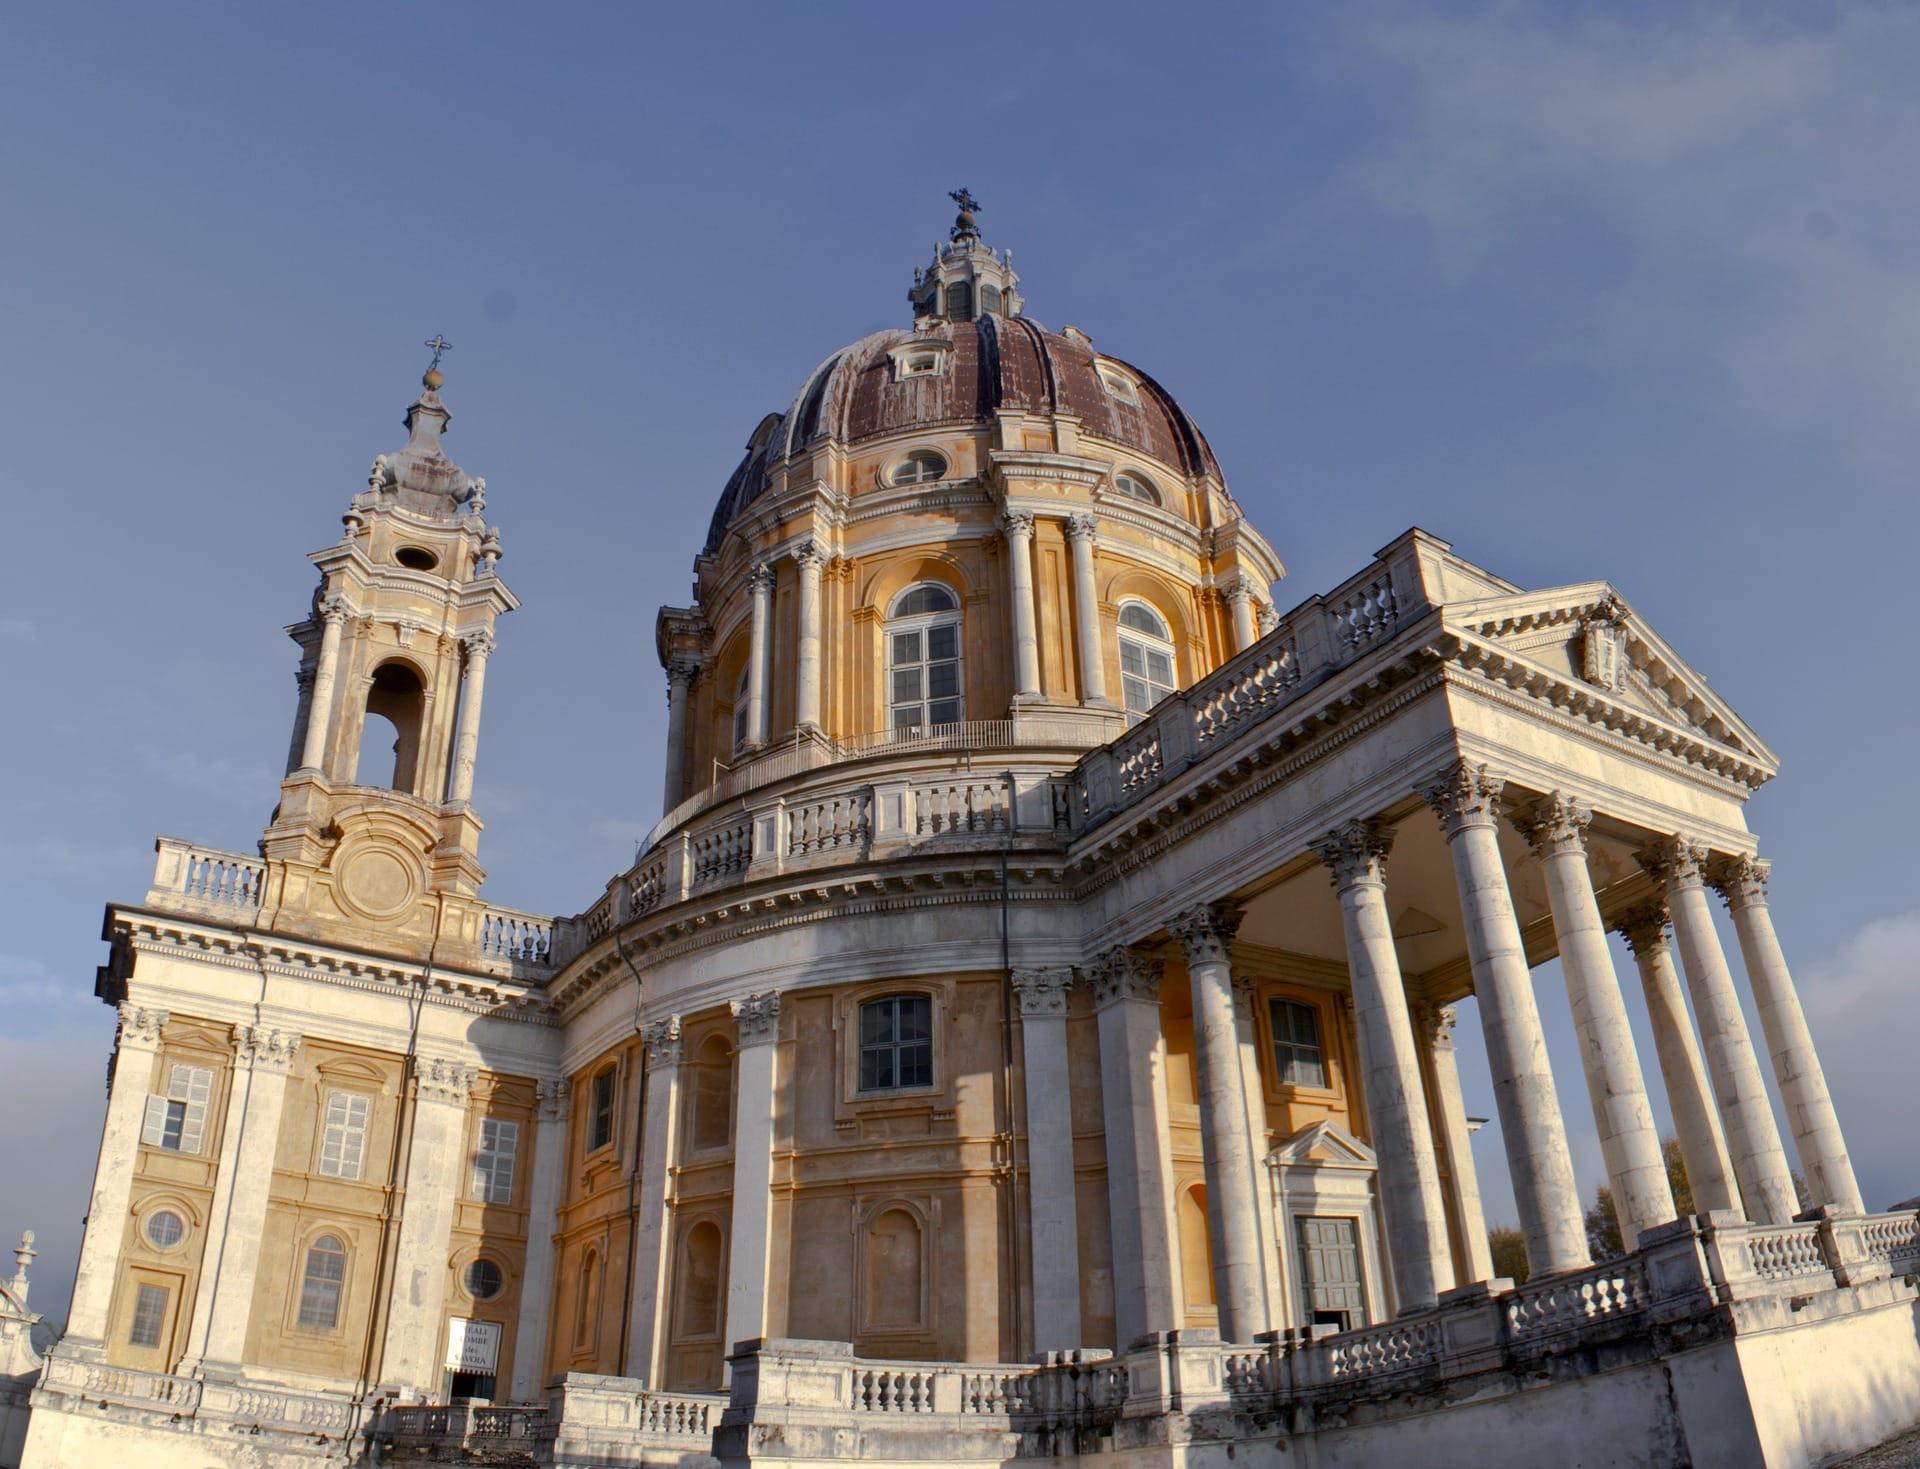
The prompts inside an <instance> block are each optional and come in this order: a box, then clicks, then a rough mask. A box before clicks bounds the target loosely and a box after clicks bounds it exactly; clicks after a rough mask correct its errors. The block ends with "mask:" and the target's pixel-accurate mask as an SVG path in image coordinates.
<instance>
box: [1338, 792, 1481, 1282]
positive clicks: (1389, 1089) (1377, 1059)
mask: <svg viewBox="0 0 1920 1469" xmlns="http://www.w3.org/2000/svg"><path fill="white" fill-rule="evenodd" d="M1392 841H1393V839H1392V835H1391V833H1390V832H1388V830H1387V829H1386V828H1385V827H1384V826H1381V825H1379V824H1378V823H1375V822H1371V821H1350V822H1348V823H1347V824H1346V825H1345V826H1342V827H1339V828H1337V829H1336V830H1334V831H1331V832H1329V833H1328V834H1327V835H1326V836H1325V837H1323V838H1322V839H1321V840H1320V841H1318V842H1316V843H1315V844H1314V853H1315V855H1317V856H1318V857H1319V858H1320V860H1321V861H1322V862H1324V863H1326V865H1327V867H1328V868H1329V869H1330V870H1331V872H1332V875H1333V885H1334V888H1335V889H1336V890H1337V891H1338V893H1339V894H1340V919H1341V926H1342V929H1343V931H1344V932H1345V935H1346V944H1347V973H1348V975H1349V976H1350V980H1351V984H1352V988H1353V1020H1354V1033H1355V1038H1356V1039H1357V1041H1358V1042H1359V1048H1360V1076H1361V1088H1362V1091H1363V1093H1364V1095H1365V1097H1366V1103H1367V1119H1368V1124H1369V1127H1370V1130H1371V1133H1372V1137H1373V1145H1374V1149H1375V1151H1376V1153H1377V1154H1378V1156H1379V1160H1380V1183H1379V1195H1380V1204H1381V1209H1382V1212H1383V1213H1384V1214H1385V1216H1386V1229H1387V1250H1388V1253H1389V1254H1390V1255H1391V1256H1392V1261H1393V1282H1394V1296H1395V1300H1396V1302H1397V1304H1398V1306H1399V1309H1400V1310H1401V1311H1424V1310H1426V1309H1427V1308H1429V1307H1430V1306H1432V1305H1433V1304H1434V1302H1435V1300H1436V1298H1437V1297H1438V1295H1439V1293H1440V1292H1441V1291H1444V1290H1451V1289H1452V1288H1453V1283H1454V1280H1453V1254H1452V1251H1451V1249H1450V1248H1449V1246H1448V1244H1447V1218H1446V1207H1445V1204H1444V1203H1443V1202H1442V1200H1441V1197H1440V1170H1439V1165H1438V1163H1437V1161H1436V1160H1435V1157H1434V1149H1433V1127H1432V1123H1431V1120H1430V1119H1429V1117H1428V1115H1427V1102H1426V1094H1425V1091H1424V1090H1423V1088H1422V1087H1421V1084H1420V1060H1419V1055H1418V1053H1417V1052H1416V1051H1415V1049H1414V1042H1413V1021H1412V1018H1411V1017H1410V1015H1409V1014H1408V1010H1407V992H1406V986H1405V983H1404V982H1403V981H1402V979H1401V975H1400V959H1399V956H1398V954H1396V953H1395V952H1394V947H1393V931H1392V925H1391V923H1390V921H1389V919H1388V916H1387V853H1388V851H1389V849H1390V848H1391V846H1392Z"/></svg>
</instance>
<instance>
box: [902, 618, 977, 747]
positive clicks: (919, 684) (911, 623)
mask: <svg viewBox="0 0 1920 1469" xmlns="http://www.w3.org/2000/svg"><path fill="white" fill-rule="evenodd" d="M961 672H962V670H961V659H960V601H959V599H958V598H957V597H955V596H954V594H953V593H952V591H951V590H949V589H948V588H946V587H943V586H941V585H940V583H938V582H922V583H920V585H919V586H917V587H910V588H908V589H907V590H906V591H905V592H902V593H901V594H900V595H899V596H898V597H896V598H894V601H893V607H892V609H891V610H890V611H889V612H888V614H887V680H888V682H887V687H888V704H889V707H890V708H891V710H892V718H891V720H890V721H889V723H890V725H891V727H892V728H893V729H894V731H895V732H896V733H903V732H906V731H909V730H924V729H929V728H932V727H933V726H935V725H942V724H958V723H960V721H961V720H963V719H964V718H966V697H965V693H964V688H965V685H964V682H963V680H962V677H961Z"/></svg>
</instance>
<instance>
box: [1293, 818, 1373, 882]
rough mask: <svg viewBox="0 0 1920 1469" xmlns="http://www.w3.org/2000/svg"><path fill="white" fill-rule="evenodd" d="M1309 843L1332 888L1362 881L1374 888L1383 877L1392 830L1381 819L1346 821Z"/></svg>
mask: <svg viewBox="0 0 1920 1469" xmlns="http://www.w3.org/2000/svg"><path fill="white" fill-rule="evenodd" d="M1311 845H1312V847H1313V855H1314V856H1316V857H1318V858H1319V859H1320V860H1321V861H1322V862H1324V863H1326V865H1327V868H1328V870H1329V871H1330V872H1331V874H1332V878H1333V885H1334V886H1335V887H1336V888H1342V889H1345V888H1350V887H1355V886H1357V885H1359V884H1362V883H1366V884H1371V885H1372V886H1375V887H1378V886H1380V885H1381V884H1382V883H1384V882H1385V881H1386V880H1387V853H1388V852H1390V851H1392V850H1393V832H1392V831H1391V830H1389V829H1388V828H1387V827H1386V826H1385V825H1384V824H1383V823H1381V822H1378V821H1371V820H1368V821H1349V822H1346V823H1345V824H1344V825H1341V826H1336V827H1335V828H1334V829H1333V830H1332V831H1330V832H1328V833H1327V834H1326V835H1325V836H1323V837H1321V838H1320V839H1319V840H1318V841H1316V842H1313V843H1312V844H1311Z"/></svg>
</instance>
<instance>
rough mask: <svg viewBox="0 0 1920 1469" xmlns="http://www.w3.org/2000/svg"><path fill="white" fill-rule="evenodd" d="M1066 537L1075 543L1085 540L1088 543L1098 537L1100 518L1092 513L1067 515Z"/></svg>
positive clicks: (1092, 542)
mask: <svg viewBox="0 0 1920 1469" xmlns="http://www.w3.org/2000/svg"><path fill="white" fill-rule="evenodd" d="M1067 539H1068V540H1069V541H1072V542H1074V543H1075V544H1076V545H1077V544H1078V543H1079V542H1081V541H1085V542H1087V543H1088V544H1089V545H1092V544H1095V543H1097V542H1098V541H1099V539H1100V520H1099V517H1098V516H1093V515H1069V516H1068V517H1067Z"/></svg>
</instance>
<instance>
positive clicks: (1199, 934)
mask: <svg viewBox="0 0 1920 1469" xmlns="http://www.w3.org/2000/svg"><path fill="white" fill-rule="evenodd" d="M1239 922H1240V919H1239V914H1238V912H1237V911H1235V910H1234V909H1232V908H1231V907H1230V906H1229V905H1227V904H1224V903H1214V904H1210V905H1208V906H1205V907H1200V908H1193V909H1189V910H1188V911H1187V912H1186V913H1183V914H1181V915H1180V917H1179V918H1177V919H1175V920H1174V921H1173V922H1172V923H1171V924H1169V925H1168V928H1169V930H1170V931H1171V932H1172V934H1173V936H1174V937H1175V938H1177V939H1178V940H1180V943H1181V946H1182V947H1183V948H1184V949H1185V950H1186V956H1187V976H1188V979H1189V981H1190V983H1191V985H1192V988H1193V1050H1194V1063H1195V1069H1196V1070H1197V1072H1198V1079H1199V1083H1200V1143H1201V1148H1202V1150H1203V1152H1204V1154H1205V1157H1206V1170H1207V1208H1208V1211H1209V1212H1210V1213H1211V1214H1212V1215H1213V1216H1214V1218H1215V1220H1216V1221H1217V1228H1218V1234H1217V1239H1218V1246H1219V1247H1218V1249H1217V1250H1216V1251H1215V1254H1214V1262H1213V1275H1214V1282H1215V1284H1214V1296H1215V1299H1216V1300H1217V1301H1218V1302H1219V1306H1220V1333H1221V1335H1222V1336H1224V1337H1225V1338H1226V1339H1227V1340H1228V1341H1234V1342H1245V1341H1252V1340H1253V1336H1254V1333H1255V1332H1260V1331H1267V1330H1269V1329H1270V1328H1271V1326H1272V1323H1271V1322H1270V1321H1268V1320H1267V1313H1266V1294H1267V1291H1266V1265H1265V1263H1264V1262H1263V1261H1262V1260H1261V1258H1260V1226H1259V1223H1258V1221H1257V1219H1256V1218H1255V1215H1256V1213H1257V1211H1258V1210H1259V1207H1260V1192H1259V1189H1258V1187H1257V1186H1256V1184H1255V1176H1254V1168H1255V1165H1254V1157H1253V1137H1252V1135H1251V1132H1250V1130H1249V1128H1248V1123H1247V1093H1246V1083H1245V1082H1244V1080H1243V1079H1242V1076H1241V1070H1240V1039H1239V1035H1238V1032H1237V1030H1236V1028H1235V1025H1234V1013H1233V1012H1234V1004H1233V971H1232V968H1231V967H1230V965H1229V963H1228V959H1227V945H1228V943H1229V942H1230V941H1231V940H1232V938H1233V933H1234V930H1235V929H1236V928H1238V927H1239Z"/></svg>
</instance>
